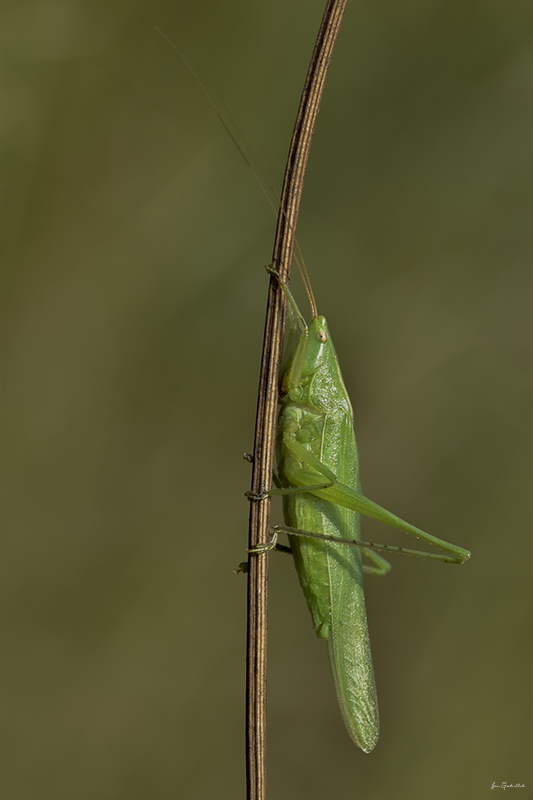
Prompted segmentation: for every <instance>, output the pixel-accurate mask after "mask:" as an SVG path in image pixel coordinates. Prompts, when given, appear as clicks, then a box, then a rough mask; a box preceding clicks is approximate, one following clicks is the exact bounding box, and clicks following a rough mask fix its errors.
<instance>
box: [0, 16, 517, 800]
mask: <svg viewBox="0 0 533 800" xmlns="http://www.w3.org/2000/svg"><path fill="white" fill-rule="evenodd" d="M322 12H323V0H305V2H304V0H291V2H289V3H288V2H287V0H271V2H269V3H264V2H258V1H257V0H252V1H251V2H250V0H228V2H224V3H221V2H209V0H198V1H197V2H196V3H186V2H169V0H161V1H160V2H157V0H156V2H150V3H148V2H142V1H141V2H132V1H131V0H130V1H129V2H127V3H126V2H117V1H116V0H111V2H105V3H104V2H88V0H38V1H37V2H24V1H23V0H19V2H15V3H13V2H6V3H5V4H4V12H3V17H4V22H3V36H4V45H3V53H4V59H5V66H4V71H3V101H2V125H3V129H4V138H3V146H4V151H3V152H4V156H3V182H4V190H3V199H4V204H5V206H4V313H3V321H4V326H5V327H4V355H3V368H4V380H5V399H4V434H3V435H4V465H5V474H4V478H3V491H4V502H5V510H4V545H3V546H4V557H3V564H4V579H3V592H4V600H3V615H4V618H3V635H4V649H3V658H4V665H3V684H2V688H3V693H4V698H3V718H4V719H3V724H4V744H3V759H4V769H3V773H4V778H3V781H4V788H3V797H5V798H6V800H85V799H86V798H87V799H89V798H90V800H95V798H98V800H122V798H124V800H126V799H127V800H136V799H137V798H139V800H144V799H145V798H150V800H151V799H152V798H157V799H158V800H166V798H175V797H184V798H188V800H208V799H209V800H212V798H219V800H224V799H225V798H238V797H244V792H245V788H244V678H245V615H246V610H245V603H246V597H245V593H246V580H245V579H244V578H243V576H235V575H234V574H233V572H232V570H233V568H234V567H235V566H236V565H237V564H238V563H239V562H240V561H241V560H243V558H244V556H245V548H246V542H247V519H248V504H247V501H246V500H245V498H244V496H243V495H244V492H245V490H246V489H247V488H248V487H249V477H250V466H249V464H247V463H246V462H245V461H244V460H243V459H242V453H243V451H245V450H249V449H250V448H251V446H252V438H253V426H254V418H255V402H256V400H255V397H256V390H257V381H258V373H259V359H260V351H261V341H262V333H263V320H264V310H265V303H266V293H267V285H268V280H267V276H266V275H265V273H264V270H263V265H264V264H266V263H268V262H269V260H270V256H271V250H272V243H273V235H274V228H275V218H274V215H273V214H272V212H271V210H270V209H269V208H268V206H267V205H266V202H265V200H264V197H263V196H262V195H261V192H260V191H259V190H258V188H257V186H256V185H255V183H254V180H253V178H252V177H251V175H250V173H249V171H248V170H247V168H246V166H245V165H244V163H243V162H242V159H241V158H240V156H239V154H238V153H237V152H236V150H235V148H234V147H233V145H232V144H231V142H230V141H229V139H228V137H227V135H226V133H225V132H224V130H223V128H222V127H221V125H220V123H219V121H218V120H217V118H216V116H215V115H214V114H213V112H212V110H211V109H210V108H209V104H208V103H207V101H206V99H205V97H204V96H203V94H202V92H201V90H200V89H199V86H198V84H197V83H196V82H195V80H194V79H193V78H192V76H191V75H190V74H189V73H188V72H187V70H186V69H185V67H184V65H183V63H182V62H181V60H180V59H179V57H178V56H177V55H176V53H175V52H174V51H173V50H172V49H171V48H170V46H169V45H168V43H167V42H166V41H164V39H162V38H161V36H159V35H158V34H157V33H156V32H155V31H154V28H153V24H154V23H155V24H157V25H158V26H159V27H160V28H161V29H162V30H163V31H164V32H165V33H166V34H167V35H168V36H169V37H170V38H171V39H173V40H175V42H176V43H177V44H178V46H179V47H180V48H181V49H182V50H183V51H184V52H185V53H186V55H187V56H188V58H189V59H190V60H191V61H192V63H193V64H194V65H195V68H196V69H197V71H198V72H199V73H200V75H201V76H202V79H203V80H204V81H205V83H206V84H207V85H208V87H209V89H210V91H211V92H212V93H213V94H214V95H216V96H217V98H220V97H222V98H223V99H218V100H217V102H219V103H220V108H221V113H222V114H224V115H227V112H226V110H225V106H224V105H223V103H224V102H225V103H226V104H227V107H228V108H229V109H231V113H232V115H233V117H234V118H235V120H237V122H238V124H239V127H240V128H241V129H242V130H243V132H245V135H246V138H247V140H248V142H249V143H250V145H251V146H252V148H253V150H254V152H255V153H256V154H257V155H258V157H259V158H260V160H261V161H262V163H263V164H264V166H265V168H266V170H267V172H268V173H269V175H270V177H271V180H272V181H273V183H274V184H275V185H276V186H277V187H278V188H279V187H280V186H281V181H282V177H283V171H284V163H285V156H286V153H287V149H288V145H289V140H290V135H291V132H292V127H293V122H294V118H295V114H296V110H297V106H298V102H299V97H300V92H301V88H302V85H303V81H304V77H305V74H306V71H307V65H308V61H309V57H310V54H311V51H312V48H313V44H314V39H315V35H316V32H317V30H318V26H319V23H320V19H321V16H322ZM532 43H533V10H532V7H531V4H530V3H528V2H520V0H507V2H505V3H501V2H496V0H484V2H482V3H480V2H476V0H461V2H459V0H430V1H429V2H428V0H409V1H405V2H385V1H384V0H378V2H376V0H361V2H358V3H355V2H351V3H350V4H349V7H348V10H347V13H346V18H345V22H344V26H343V30H342V31H341V35H340V38H339V41H338V45H337V50H336V53H335V55H334V59H333V63H332V66H331V69H330V75H329V78H328V82H327V85H326V94H325V97H324V101H323V103H322V108H321V113H320V116H319V121H318V127H317V130H316V134H315V138H314V142H313V147H312V151H311V159H310V164H309V170H308V176H307V180H306V187H305V192H304V199H303V204H302V209H301V214H300V223H299V229H298V236H299V241H300V245H301V247H302V249H303V252H304V255H305V258H306V261H307V265H308V268H309V271H310V274H311V276H312V280H313V284H314V288H315V293H316V297H317V299H318V304H319V310H320V312H321V313H324V314H326V315H327V316H328V318H329V321H330V327H331V330H332V334H333V336H334V340H335V343H336V346H337V350H338V354H339V357H340V360H341V364H342V366H343V370H344V374H345V379H346V383H347V385H348V388H349V391H350V394H351V397H352V401H353V405H354V409H355V416H356V431H357V435H358V441H359V446H360V453H361V460H362V478H363V487H364V489H365V491H366V493H367V494H368V495H369V496H370V497H372V498H374V499H375V500H377V501H378V502H380V503H382V504H383V505H385V506H386V507H388V508H390V509H391V510H393V511H395V512H396V513H398V514H399V515H401V516H402V517H404V518H406V519H408V520H410V521H412V522H413V523H415V524H417V525H419V526H420V527H423V528H425V529H426V530H428V531H430V532H433V533H435V534H436V535H438V536H441V537H443V538H446V539H448V540H450V541H452V542H455V543H457V544H460V545H462V546H464V547H467V548H469V549H471V550H472V552H473V557H472V560H471V562H470V563H468V564H467V565H465V566H463V567H460V568H459V567H446V566H442V565H435V564H431V563H424V562H420V561H413V562H411V561H409V560H407V559H404V560H396V562H395V563H394V569H393V571H392V573H391V575H390V576H389V577H388V578H386V579H382V580H379V579H374V580H371V579H368V580H367V609H368V617H369V625H370V630H371V638H372V643H373V654H374V661H375V671H376V679H377V685H378V692H379V698H380V709H381V719H382V733H381V738H380V742H379V744H378V746H377V748H376V750H375V751H374V752H373V753H372V754H371V755H365V754H363V753H361V752H359V751H358V750H357V749H356V748H355V747H354V745H353V744H352V743H351V741H350V740H349V738H348V736H347V734H346V733H345V731H344V728H343V724H342V721H341V718H340V714H339V711H338V708H337V705H336V699H335V695H334V689H333V684H332V680H331V677H330V674H329V667H328V664H327V657H326V652H325V647H324V645H323V643H322V642H320V641H318V640H317V639H316V637H315V636H314V634H313V631H312V627H311V621H310V618H309V615H308V612H307V608H306V606H305V602H304V600H303V597H302V596H301V592H300V589H299V586H298V582H297V578H296V574H295V572H294V569H293V567H292V563H291V561H290V560H289V559H284V558H283V557H282V556H278V555H274V556H272V558H271V570H270V572H271V579H270V616H269V683H268V688H269V695H268V786H269V797H271V798H277V800H282V799H283V800H285V798H287V799H288V798H290V800H300V799H302V800H303V798H305V800H312V799H313V798H324V797H332V798H336V800H351V798H355V797H364V798H365V799H366V800H378V799H379V800H382V799H383V798H389V797H394V798H399V799H400V800H402V799H403V798H410V799H411V800H419V799H420V800H422V799H423V800H426V798H427V797H432V798H436V799H437V800H439V799H440V798H450V797H453V798H478V797H480V798H481V797H486V796H487V794H488V793H489V792H490V790H491V785H492V784H493V783H495V784H496V785H501V783H502V782H504V781H506V782H507V783H513V784H515V783H521V784H525V785H526V787H527V788H526V789H525V790H520V791H519V790H517V796H519V797H525V796H531V794H530V792H531V786H532V784H533V774H532V768H531V718H532V702H531V701H532V690H531V654H532V653H531V651H532V646H531V611H532V606H533V603H532V595H533V592H532V589H531V585H532V578H531V571H532V566H531V565H532V561H533V553H532V535H531V534H532V525H531V497H532V489H531V477H532V473H531V457H530V453H531V449H532V446H533V441H532V435H531V434H532V424H531V416H532V415H531V398H532V381H531V356H532V352H531V351H532V348H531V343H532V334H533V330H532V328H533V325H532V314H531V306H532V296H533V295H532V291H533V279H532V256H533V224H532V221H533V197H532V190H531V186H532V179H533V100H532V91H531V89H532V85H533V44H532ZM293 285H294V287H295V291H297V292H298V291H299V289H298V279H297V277H295V280H294V282H293ZM300 296H301V294H300ZM303 302H304V301H303V300H302V303H303ZM275 513H276V514H278V518H279V510H277V511H276V512H275ZM364 530H365V533H366V536H367V537H372V536H373V537H374V538H376V539H378V540H379V539H381V540H383V539H384V540H386V541H390V542H398V541H399V540H401V539H402V534H399V533H398V535H396V533H395V532H392V531H391V532H389V531H387V530H384V529H383V528H382V527H379V526H377V525H373V524H372V523H370V522H367V523H365V525H364ZM404 544H406V545H407V541H405V540H404ZM513 796H514V795H513Z"/></svg>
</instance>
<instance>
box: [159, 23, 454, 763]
mask: <svg viewBox="0 0 533 800" xmlns="http://www.w3.org/2000/svg"><path fill="white" fill-rule="evenodd" d="M154 27H155V29H156V30H157V31H158V33H159V34H161V36H162V37H163V38H164V39H166V40H167V41H168V42H169V44H170V45H171V46H172V47H173V49H174V50H175V51H176V52H177V53H178V55H179V56H180V58H181V59H182V60H183V62H184V63H185V65H186V67H187V69H188V70H189V71H190V72H191V74H192V75H193V76H194V78H195V80H196V81H197V83H198V84H199V86H200V88H201V90H202V92H203V93H204V95H205V96H206V98H207V100H208V101H209V103H210V105H211V107H212V108H213V110H214V111H215V113H216V115H217V116H218V118H219V120H220V122H221V123H222V125H223V126H224V128H225V129H226V132H227V133H228V135H229V136H230V138H231V139H232V141H233V143H234V144H235V146H236V147H237V149H238V151H239V152H240V154H241V156H242V158H243V159H244V161H245V162H246V164H247V165H248V167H249V169H250V170H251V171H252V174H253V175H254V177H255V178H256V180H257V181H258V182H259V185H260V186H261V188H262V190H263V192H264V194H265V196H266V197H267V200H268V201H269V203H270V205H271V206H272V208H273V210H274V213H275V214H276V215H277V211H276V208H275V206H274V205H273V203H272V202H271V201H270V199H269V196H268V193H267V192H266V191H265V189H264V187H263V185H262V183H261V181H260V179H259V177H258V176H257V173H256V172H255V170H254V169H253V167H252V166H251V164H250V162H249V161H248V158H247V157H246V154H245V153H244V151H243V149H242V148H241V146H240V145H239V143H238V142H237V141H236V139H235V137H234V135H233V134H232V132H231V131H230V130H229V128H228V126H227V124H226V122H225V121H224V119H223V118H222V116H221V114H220V113H219V111H218V109H217V107H216V106H215V104H214V102H213V100H212V98H211V96H210V94H209V93H208V91H207V89H206V88H205V86H204V84H203V83H202V82H201V80H200V79H199V77H198V75H197V74H196V72H195V70H194V68H193V67H192V65H191V64H190V63H189V61H188V60H187V59H186V58H185V56H184V55H183V53H182V52H181V51H180V50H179V48H178V47H177V46H176V45H175V44H174V43H173V42H172V41H171V40H170V39H169V38H168V37H167V36H166V35H165V34H164V33H163V32H162V31H161V30H160V29H159V28H157V26H154ZM261 171H263V170H261ZM269 183H270V182H269ZM270 187H271V188H272V185H271V184H270ZM274 194H275V193H274ZM298 251H299V248H298ZM300 257H301V253H300ZM301 262H302V263H301V264H300V263H298V266H299V268H300V272H301V274H302V278H303V281H304V284H305V288H306V291H307V295H308V297H309V302H310V304H311V313H312V317H313V321H312V323H311V327H310V328H308V327H307V325H306V323H305V320H304V318H303V316H302V314H301V313H300V311H299V309H298V306H297V305H296V302H295V301H294V298H293V296H292V294H291V293H290V291H289V288H288V286H287V285H286V284H285V283H284V281H283V280H282V279H281V277H280V275H279V274H278V273H277V272H275V271H274V270H272V269H270V268H268V270H267V271H269V272H270V273H271V274H273V275H275V276H276V278H277V280H278V282H279V285H280V287H281V289H282V290H283V292H284V293H285V295H286V297H287V300H288V306H289V322H290V332H289V337H288V347H287V352H286V356H285V362H284V365H283V368H282V376H281V395H280V404H281V408H280V412H279V418H278V434H277V444H276V447H277V461H278V471H279V478H277V479H276V482H277V483H278V484H279V486H278V488H277V489H273V490H271V491H270V492H269V494H281V495H283V496H284V518H285V523H286V524H285V525H277V526H274V528H273V536H272V542H270V543H268V544H266V545H261V546H260V547H257V548H255V550H253V551H251V552H256V553H260V552H264V551H265V550H269V549H273V548H278V549H281V550H287V548H284V547H282V546H281V545H278V544H277V537H278V533H279V532H285V533H288V534H289V541H290V545H291V547H290V550H291V552H292V554H293V556H294V561H295V565H296V570H297V572H298V576H299V578H300V583H301V586H302V589H303V591H304V595H305V598H306V600H307V605H308V606H309V610H310V612H311V616H312V618H313V624H314V626H315V630H316V633H317V636H319V637H320V638H322V639H326V640H327V642H328V652H329V659H330V664H331V670H332V672H333V678H334V681H335V687H336V690H337V697H338V699H339V705H340V708H341V713H342V716H343V719H344V722H345V724H346V728H347V729H348V733H349V734H350V736H351V738H352V739H353V741H354V742H355V743H356V744H357V745H358V746H359V747H360V748H361V749H362V750H364V751H365V752H366V753H369V752H370V751H371V750H372V749H373V748H374V747H375V745H376V742H377V739H378V734H379V717H378V705H377V697H376V687H375V682H374V670H373V667H372V656H371V653H370V640H369V636H368V626H367V622H366V611H365V598H364V591H363V574H362V573H363V572H370V573H374V574H377V575H383V574H385V573H386V572H388V571H389V569H390V564H389V563H388V562H387V561H386V560H385V559H384V558H382V557H381V556H380V555H378V553H377V552H376V551H381V552H395V553H400V554H402V555H410V556H416V557H418V558H427V559H433V560H437V561H444V562H447V563H452V564H462V563H464V562H465V561H466V560H467V559H468V558H470V553H469V552H468V550H463V549H462V548H461V547H456V546H455V545H452V544H449V543H448V542H444V541H442V540H441V539H437V538H435V537H434V536H430V535H429V534H428V533H424V531H421V530H419V529H418V528H415V527H414V526H413V525H410V524H409V523H408V522H404V521H403V520H402V519H400V518H399V517H396V516H395V515H394V514H391V513H390V512H389V511H386V510H385V509H384V508H382V507H381V506H378V505H377V503H374V502H373V501H372V500H369V499H368V498H367V497H365V496H364V495H362V494H361V484H360V481H359V457H358V453H357V443H356V441H355V433H354V428H353V410H352V405H351V403H350V398H349V397H348V393H347V391H346V388H345V386H344V381H343V379H342V374H341V371H340V367H339V362H338V360H337V355H336V353H335V348H334V347H333V342H332V341H331V337H330V335H329V331H328V326H327V322H326V318H325V317H322V316H318V312H317V308H316V303H315V300H314V297H313V292H312V290H311V284H310V281H309V277H308V275H307V272H306V269H305V265H304V264H303V259H301ZM247 496H248V497H249V498H250V500H255V499H263V497H264V496H265V495H259V496H255V495H253V494H252V493H251V492H247ZM361 514H365V515H366V516H368V517H373V518H374V519H378V520H381V521H382V522H386V523H387V524H388V525H392V526H393V527H395V528H399V529H400V530H402V531H405V532H406V533H410V534H411V535H412V536H416V537H417V538H418V539H422V540H424V541H426V542H429V543H431V544H434V545H436V546H437V547H439V548H440V549H441V550H443V551H444V552H445V553H449V554H450V555H441V554H438V553H424V552H422V551H418V550H407V549H406V548H403V547H394V546H392V545H384V544H383V545H378V544H375V543H372V542H362V541H360V529H361ZM361 550H362V551H363V553H365V555H366V556H367V557H368V558H369V559H370V561H372V563H373V564H374V566H372V567H370V566H366V565H365V566H362V563H361ZM245 568H246V565H245V564H242V565H240V567H239V570H244V569H245ZM239 570H237V571H239Z"/></svg>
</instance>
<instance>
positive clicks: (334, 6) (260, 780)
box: [246, 0, 346, 800]
mask: <svg viewBox="0 0 533 800" xmlns="http://www.w3.org/2000/svg"><path fill="white" fill-rule="evenodd" d="M345 6H346V0H328V3H327V6H326V10H325V12H324V16H323V18H322V23H321V25H320V30H319V32H318V37H317V40H316V44H315V49H314V51H313V56H312V58H311V63H310V65H309V70H308V73H307V78H306V81H305V86H304V90H303V93H302V97H301V100H300V107H299V110H298V116H297V118H296V124H295V126H294V132H293V135H292V141H291V146H290V149H289V155H288V158H287V166H286V168H285V179H284V182H283V192H282V195H281V207H280V213H279V216H278V226H277V229H276V239H275V242H274V253H273V257H272V264H273V266H274V268H275V269H276V270H278V271H279V272H280V273H281V276H282V277H283V279H284V280H285V281H286V282H287V283H288V282H289V280H290V269H291V263H292V257H293V252H294V242H295V236H296V223H297V220H298V211H299V208H300V200H301V195H302V188H303V182H304V175H305V169H306V166H307V158H308V156H309V149H310V146H311V139H312V136H313V131H314V127H315V123H316V118H317V115H318V109H319V106H320V100H321V98H322V92H323V90H324V82H325V80H326V74H327V71H328V67H329V63H330V61H331V56H332V53H333V48H334V46H335V41H336V39H337V34H338V32H339V28H340V24H341V21H342V16H343V14H344V8H345ZM285 310H286V301H285V296H284V295H283V292H281V291H280V289H279V285H278V282H277V280H276V278H275V277H271V279H270V287H269V293H268V303H267V312H266V322H265V335H264V340H263V355H262V359H261V374H260V378H259V395H258V401H257V417H256V426H255V442H254V465H253V472H252V492H254V493H255V494H261V493H263V492H268V491H269V489H270V487H271V484H272V466H273V457H274V439H275V426H276V407H277V400H278V370H279V362H280V357H281V350H282V344H283V331H284V327H285ZM269 523H270V498H268V497H267V498H265V499H264V500H252V501H251V506H250V534H249V545H248V546H249V548H253V547H256V546H257V545H258V544H259V543H263V542H267V541H268V531H269ZM267 590H268V555H267V554H266V553H265V554H262V555H257V554H253V555H250V558H249V571H248V649H247V682H246V760H247V799H248V800H265V797H266V782H265V731H266V636H267Z"/></svg>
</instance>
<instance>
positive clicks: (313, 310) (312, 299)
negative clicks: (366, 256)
mask: <svg viewBox="0 0 533 800" xmlns="http://www.w3.org/2000/svg"><path fill="white" fill-rule="evenodd" d="M154 29H155V30H156V31H157V33H158V34H159V35H160V36H162V37H163V39H164V40H165V41H166V42H168V43H169V45H170V46H171V47H172V49H173V50H175V51H176V53H177V54H178V55H179V57H180V58H181V60H182V61H183V63H184V64H185V66H186V67H187V69H188V70H189V72H190V73H191V75H192V76H193V77H194V79H195V80H196V82H197V83H198V85H199V87H200V89H201V90H202V92H203V93H204V95H205V97H206V98H207V101H208V103H209V105H210V106H211V108H212V109H213V111H214V112H215V114H216V115H217V117H218V119H219V121H220V122H221V124H222V125H223V126H224V129H225V131H226V133H227V134H228V136H229V137H230V139H231V141H232V142H233V144H234V145H235V147H236V148H237V150H238V151H239V153H240V154H241V156H242V158H243V159H244V161H245V163H246V165H247V167H248V169H249V170H250V171H251V173H252V175H253V176H254V178H255V179H256V181H257V183H258V184H259V186H260V188H261V191H262V192H263V194H264V196H265V197H266V199H267V202H268V204H269V206H270V208H271V209H272V211H273V212H274V214H275V215H276V218H277V216H278V209H277V208H276V206H275V205H274V203H273V202H272V200H271V198H270V195H269V194H268V192H267V190H266V189H265V186H264V184H263V182H262V180H261V178H260V177H259V175H258V174H257V172H256V171H255V169H254V168H253V166H252V164H251V162H250V159H249V158H248V157H247V155H246V153H245V152H244V149H243V147H241V145H240V144H239V142H238V141H237V138H236V137H235V135H234V134H233V132H232V131H231V129H230V128H229V126H228V125H227V123H226V120H225V119H224V117H223V116H222V114H221V113H220V111H219V110H218V108H217V106H216V105H215V102H214V100H213V98H212V97H211V95H210V94H209V92H208V91H207V89H206V87H205V85H204V84H203V83H202V81H201V79H200V77H199V75H198V73H197V72H196V70H195V69H194V67H193V65H192V64H191V62H190V61H189V59H188V58H187V57H186V55H185V54H184V53H182V51H181V50H180V49H179V47H178V46H177V44H175V42H173V41H172V39H170V38H169V37H168V36H167V35H166V33H163V31H162V30H161V29H160V28H158V27H157V25H154ZM224 107H225V108H226V112H227V114H228V116H229V118H230V120H231V122H232V124H233V126H234V127H235V130H236V131H237V133H238V134H239V136H240V137H241V139H242V141H243V142H244V144H245V146H246V148H247V149H248V152H249V153H250V155H251V157H252V159H253V160H254V161H255V163H256V164H257V166H258V167H259V171H260V172H261V173H262V175H263V177H264V179H265V180H266V182H267V183H268V185H269V187H270V189H271V191H272V194H273V195H274V197H275V198H276V201H277V204H278V208H279V206H280V199H279V196H278V194H277V192H276V190H275V189H274V187H273V186H272V183H271V181H270V179H269V177H268V175H267V173H266V172H265V170H264V169H263V167H262V165H261V163H260V162H259V160H258V158H257V156H256V155H255V153H254V152H253V151H252V149H251V147H250V145H249V144H248V142H247V141H246V138H245V137H244V135H243V134H242V132H241V130H240V129H239V126H238V125H237V123H236V122H235V119H234V118H233V116H232V114H231V112H230V111H229V109H228V108H227V106H226V104H224ZM296 249H297V251H298V254H296V253H295V254H294V260H295V261H296V263H297V265H298V270H299V272H300V275H301V276H302V281H303V284H304V288H305V293H306V294H307V298H308V300H309V305H310V306H311V315H312V317H313V319H315V318H316V317H317V316H318V312H317V307H316V301H315V297H314V294H313V289H312V286H311V280H310V278H309V273H308V272H307V267H306V266H305V261H304V257H303V255H302V251H301V249H300V245H299V244H298V242H297V241H296Z"/></svg>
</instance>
